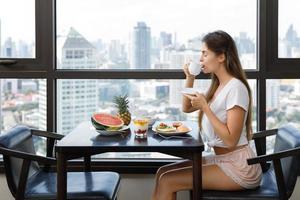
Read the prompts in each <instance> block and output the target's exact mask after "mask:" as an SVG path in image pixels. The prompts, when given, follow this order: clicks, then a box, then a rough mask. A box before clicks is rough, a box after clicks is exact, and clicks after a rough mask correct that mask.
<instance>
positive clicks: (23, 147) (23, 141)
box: [0, 126, 39, 195]
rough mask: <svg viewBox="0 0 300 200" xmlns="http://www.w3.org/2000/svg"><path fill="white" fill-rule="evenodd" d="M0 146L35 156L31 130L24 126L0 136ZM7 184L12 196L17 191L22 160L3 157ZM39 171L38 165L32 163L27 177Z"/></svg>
mask: <svg viewBox="0 0 300 200" xmlns="http://www.w3.org/2000/svg"><path fill="white" fill-rule="evenodd" d="M0 146H1V147H4V148H7V149H11V150H18V151H22V152H27V153H32V154H36V152H35V149H34V144H33V139H32V134H31V130H30V129H29V128H28V127H26V126H16V127H14V128H12V129H10V130H9V131H7V132H6V133H4V134H3V135H1V136H0ZM3 161H4V166H5V174H6V179H7V184H8V186H9V189H10V191H11V193H12V194H13V195H15V194H16V191H17V190H18V184H19V179H20V175H21V168H22V164H23V160H22V159H19V158H14V157H11V156H3ZM38 170H39V165H38V163H36V162H32V163H31V166H30V169H29V174H28V177H30V176H31V175H33V174H34V173H36V172H37V171H38Z"/></svg>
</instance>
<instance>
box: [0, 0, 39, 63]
mask: <svg viewBox="0 0 300 200" xmlns="http://www.w3.org/2000/svg"><path fill="white" fill-rule="evenodd" d="M16 5H17V6H16ZM17 16H18V17H17ZM0 58H35V1H34V0H26V1H24V0H10V1H6V0H0Z"/></svg>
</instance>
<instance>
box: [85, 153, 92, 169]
mask: <svg viewBox="0 0 300 200" xmlns="http://www.w3.org/2000/svg"><path fill="white" fill-rule="evenodd" d="M84 171H86V172H90V171H91V156H85V157H84Z"/></svg>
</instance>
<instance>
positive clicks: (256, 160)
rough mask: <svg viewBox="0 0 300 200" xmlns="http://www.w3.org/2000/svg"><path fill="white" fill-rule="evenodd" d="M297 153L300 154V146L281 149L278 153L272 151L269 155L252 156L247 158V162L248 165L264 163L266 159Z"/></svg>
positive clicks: (271, 159) (270, 159)
mask: <svg viewBox="0 0 300 200" xmlns="http://www.w3.org/2000/svg"><path fill="white" fill-rule="evenodd" d="M296 155H300V147H298V148H294V149H290V150H285V151H279V152H277V153H272V154H269V155H262V156H257V157H254V158H250V159H247V163H248V165H253V164H257V163H264V162H266V161H274V160H278V159H281V158H286V157H289V156H296Z"/></svg>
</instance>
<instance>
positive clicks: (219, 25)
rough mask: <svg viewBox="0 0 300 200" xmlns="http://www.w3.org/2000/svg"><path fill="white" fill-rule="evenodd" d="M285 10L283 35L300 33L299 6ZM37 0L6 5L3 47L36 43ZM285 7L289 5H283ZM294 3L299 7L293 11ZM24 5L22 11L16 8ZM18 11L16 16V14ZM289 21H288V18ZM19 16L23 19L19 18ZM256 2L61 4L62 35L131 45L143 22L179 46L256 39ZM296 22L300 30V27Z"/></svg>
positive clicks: (71, 0)
mask: <svg viewBox="0 0 300 200" xmlns="http://www.w3.org/2000/svg"><path fill="white" fill-rule="evenodd" d="M279 1H280V2H279V4H280V5H281V6H282V12H279V13H280V16H282V17H280V20H279V23H280V24H281V26H280V27H282V28H280V30H279V31H280V33H283V34H284V33H285V31H286V29H287V27H288V25H289V24H291V22H294V23H295V25H294V27H295V28H296V29H297V31H298V32H299V33H300V15H299V14H297V11H298V10H299V8H300V1H299V0H279ZM34 2H35V1H34V0H26V1H24V0H0V19H1V26H2V43H3V42H4V41H3V40H4V38H6V37H7V36H11V37H12V38H14V39H15V40H19V39H22V40H25V41H33V40H34V35H35V34H34V32H35V28H34V24H35V19H34V17H35V15H34V9H35V5H34ZM282 2H284V3H282ZM288 2H291V3H293V5H295V4H296V6H289V5H291V4H289V3H288ZM16 5H18V6H16ZM12 10H14V12H11V11H12ZM287 12H288V14H289V15H285V13H287ZM16 13H18V15H17V14H16ZM255 16H256V0H226V1H224V0H209V1H204V0H58V1H57V31H58V34H59V35H62V36H65V35H66V34H67V33H68V31H69V29H70V27H71V26H72V27H74V28H75V29H77V30H78V31H79V32H80V33H81V34H82V35H83V36H84V37H86V38H87V39H88V40H90V41H94V40H97V39H99V38H101V39H103V40H104V41H109V40H112V39H121V40H122V41H128V39H129V34H130V32H132V30H133V27H134V26H135V25H136V23H137V22H138V21H144V22H145V23H146V24H147V25H148V26H149V27H150V28H151V35H152V36H158V35H159V32H160V31H166V32H169V33H175V32H176V33H177V39H178V41H181V42H185V41H186V40H187V39H190V38H193V37H196V36H199V35H201V34H202V33H207V32H209V31H213V30H216V29H222V30H225V31H227V32H228V33H230V34H231V35H232V36H237V35H238V34H239V32H247V33H248V35H249V36H250V37H251V38H253V39H255V34H256V17H255ZM296 22H297V23H298V24H296Z"/></svg>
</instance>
